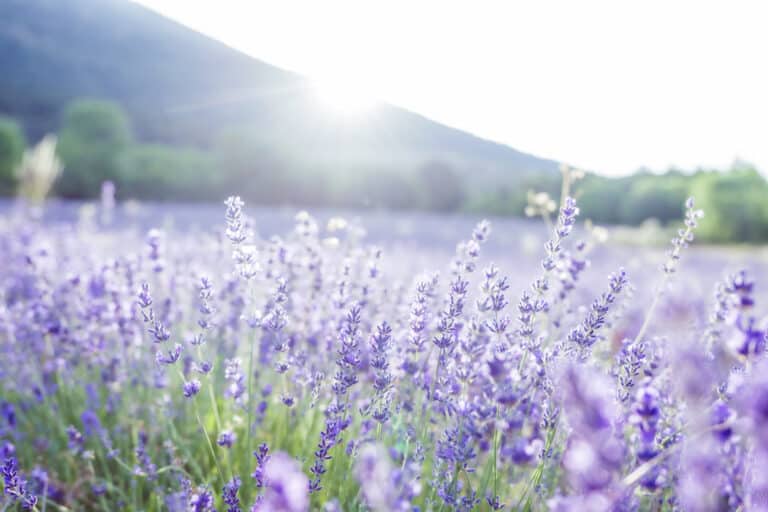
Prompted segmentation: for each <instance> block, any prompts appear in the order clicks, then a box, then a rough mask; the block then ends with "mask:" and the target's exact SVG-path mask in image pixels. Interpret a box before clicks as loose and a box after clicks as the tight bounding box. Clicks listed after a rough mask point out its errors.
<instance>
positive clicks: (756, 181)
mask: <svg viewBox="0 0 768 512" xmlns="http://www.w3.org/2000/svg"><path fill="white" fill-rule="evenodd" d="M693 196H694V197H696V205H697V206H698V207H700V208H701V209H702V210H704V218H703V219H702V220H701V222H700V223H699V229H698V231H697V236H698V237H700V238H701V239H702V240H707V241H709V242H718V243H726V242H729V243H745V242H752V243H754V242H760V241H765V240H768V202H767V201H766V198H768V183H766V181H765V179H764V178H763V177H762V176H761V175H760V174H759V173H758V172H757V171H755V170H754V169H737V170H731V171H729V172H727V173H719V172H711V173H699V174H697V175H696V178H695V182H694V186H693Z"/></svg>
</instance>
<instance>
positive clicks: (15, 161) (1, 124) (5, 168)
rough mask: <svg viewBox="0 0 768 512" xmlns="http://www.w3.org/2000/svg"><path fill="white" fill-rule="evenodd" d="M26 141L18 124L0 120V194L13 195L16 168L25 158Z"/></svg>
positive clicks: (4, 119)
mask: <svg viewBox="0 0 768 512" xmlns="http://www.w3.org/2000/svg"><path fill="white" fill-rule="evenodd" d="M25 147H26V141H25V139H24V133H23V132H22V131H21V128H20V127H19V125H18V123H16V122H15V121H13V120H12V119H9V118H0V194H12V193H13V192H14V190H15V188H16V182H17V176H16V168H17V167H18V166H19V164H20V163H21V159H22V157H23V156H24V148H25Z"/></svg>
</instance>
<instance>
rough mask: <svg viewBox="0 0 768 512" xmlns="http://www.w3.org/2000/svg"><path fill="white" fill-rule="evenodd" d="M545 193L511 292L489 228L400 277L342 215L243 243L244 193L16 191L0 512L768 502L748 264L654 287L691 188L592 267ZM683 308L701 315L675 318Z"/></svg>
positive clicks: (7, 239) (401, 259)
mask: <svg viewBox="0 0 768 512" xmlns="http://www.w3.org/2000/svg"><path fill="white" fill-rule="evenodd" d="M108 206H109V205H106V207H108ZM558 213H559V214H558V216H557V218H556V219H554V222H552V226H551V230H552V232H551V235H550V239H549V241H548V242H547V243H546V244H545V245H544V247H543V251H542V255H541V265H540V267H539V271H538V272H537V274H536V275H532V276H530V277H529V278H527V280H528V281H529V283H530V285H529V286H527V287H526V288H525V289H523V290H514V289H512V286H511V284H510V283H511V282H512V281H513V280H512V279H510V276H509V275H508V274H506V273H505V272H515V269H514V268H510V269H501V268H498V267H497V266H496V265H494V264H493V263H492V262H490V261H487V259H486V258H484V256H483V247H484V245H485V244H486V242H487V240H488V239H489V238H490V237H492V236H493V233H492V230H491V225H490V224H489V223H488V222H485V221H484V222H481V223H480V224H478V226H477V227H476V229H475V230H474V231H473V232H472V233H467V238H466V239H465V240H464V241H462V242H461V243H459V245H458V246H457V249H456V255H455V258H454V259H453V261H450V262H439V261H436V262H434V268H432V269H418V270H416V269H414V268H413V267H414V264H413V261H411V256H410V255H409V254H408V253H407V252H406V253H387V252H386V251H385V250H382V249H381V248H378V247H373V246H369V245H367V244H365V243H364V236H363V233H362V232H360V231H359V230H358V229H357V228H356V227H355V226H353V225H350V224H348V223H346V222H345V221H344V220H342V219H338V218H337V219H332V220H331V221H330V222H329V223H328V225H327V226H324V227H321V226H319V225H318V223H317V222H316V220H315V219H313V218H312V217H311V216H310V215H308V214H306V213H300V214H298V215H297V216H296V222H295V228H294V229H293V231H291V232H289V233H286V234H285V235H284V236H282V237H279V236H274V237H272V238H270V239H261V238H259V237H257V236H256V234H255V233H256V231H255V226H256V224H255V223H257V221H258V219H251V218H249V217H248V216H247V215H246V213H245V211H244V205H243V203H242V201H240V199H239V198H237V197H232V198H230V199H228V200H227V201H226V205H225V208H224V211H223V215H224V218H225V221H226V227H225V228H223V229H221V230H218V231H212V232H205V233H181V232H174V231H169V232H162V231H158V230H152V231H150V232H149V233H147V234H146V235H145V236H141V237H139V236H136V233H135V231H132V230H131V229H128V228H120V229H109V228H105V227H98V225H97V224H96V223H80V224H68V225H56V226H50V225H46V224H45V223H44V222H41V221H40V220H39V218H37V220H36V217H35V216H34V215H31V214H30V212H29V211H27V210H24V209H23V208H22V209H19V210H18V211H16V212H15V213H13V214H12V215H10V216H9V217H8V219H7V221H6V222H4V223H3V224H0V261H2V267H0V379H1V380H0V396H1V397H2V398H1V399H0V402H1V403H0V443H1V444H0V451H2V453H0V462H2V464H3V465H2V473H3V479H4V494H3V496H2V501H0V509H1V510H6V509H8V507H11V508H10V509H13V508H14V507H15V508H20V509H27V510H38V511H43V510H49V509H50V510H62V511H79V510H136V511H138V510H142V511H159V510H170V511H178V512H181V511H213V510H220V511H221V510H226V511H227V512H235V511H261V512H267V511H275V512H280V511H284V512H301V511H308V510H313V511H314V510H318V511H328V512H331V511H342V510H343V511H366V510H371V511H377V512H378V511H381V512H385V511H386V512H389V511H393V512H408V511H432V512H444V511H470V510H483V511H486V510H554V511H608V510H628V511H629V510H670V511H671V510H691V511H710V510H711V511H718V510H768V361H767V360H766V336H767V335H766V331H765V322H764V321H762V322H761V319H760V317H759V316H757V315H756V313H755V293H754V292H755V290H754V286H755V285H754V283H753V281H752V280H751V278H750V276H749V274H748V273H747V272H738V273H736V274H733V275H730V276H727V277H726V278H724V279H723V280H722V281H721V282H720V283H719V284H718V285H717V287H716V289H715V290H714V291H713V292H714V293H713V296H712V297H711V299H707V298H702V297H695V296H690V295H686V289H693V288H687V287H686V284H685V283H684V282H683V283H678V284H680V286H677V287H676V288H674V289H675V290H677V295H675V293H674V292H673V291H672V288H671V287H670V285H671V284H672V283H673V282H675V279H677V278H676V274H677V270H678V268H679V266H680V265H681V264H684V261H681V257H682V258H683V259H684V257H685V254H684V252H685V249H686V247H687V246H688V244H689V243H690V242H692V241H693V239H694V233H695V230H696V227H697V226H696V225H697V221H698V219H699V218H700V217H701V215H702V213H701V212H700V211H698V210H696V209H695V206H694V204H693V201H692V200H689V201H688V203H687V204H686V216H685V219H684V222H683V226H682V227H681V229H680V231H679V232H678V235H677V236H676V237H675V239H674V240H673V241H672V247H671V250H670V252H669V257H668V259H667V261H666V263H665V264H664V265H663V268H651V267H650V266H649V267H648V268H646V269H645V270H643V271H641V272H639V273H638V274H637V275H631V273H630V272H627V271H625V270H624V269H623V268H622V262H616V267H615V268H612V269H604V270H601V271H598V272H595V271H594V270H592V271H591V272H587V269H588V268H589V266H590V257H591V255H592V254H593V251H595V250H599V248H597V247H596V244H595V243H594V240H592V239H585V240H579V239H577V238H578V237H577V236H576V235H575V232H574V226H575V224H576V221H577V218H578V214H579V208H578V206H577V204H576V202H575V201H574V200H573V199H572V198H570V197H568V196H567V194H564V197H563V199H562V204H561V206H560V209H559V212H558ZM581 234H582V232H579V237H580V236H581ZM583 234H584V235H585V236H586V235H587V234H588V232H587V231H585V232H584V233H583ZM387 259H389V264H388V265H386V266H385V265H383V263H384V262H385V261H386V260H387ZM384 268H389V269H392V268H397V269H399V271H397V272H395V271H390V272H389V273H387V272H385V271H384V270H383V269H384ZM601 274H602V277H601ZM521 277H522V276H519V275H518V276H515V279H514V281H515V282H519V281H520V279H521ZM640 296H643V297H650V301H649V302H648V303H645V301H638V300H637V297H640ZM583 297H590V299H589V301H586V302H585V301H584V300H583ZM702 300H707V301H708V303H707V304H708V305H707V308H708V312H709V313H708V316H707V318H706V319H704V320H699V319H697V318H695V317H690V316H684V315H676V314H675V311H676V310H675V309H674V308H675V307H677V306H676V305H680V304H687V303H694V302H696V303H699V302H701V301H702Z"/></svg>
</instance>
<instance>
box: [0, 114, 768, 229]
mask: <svg viewBox="0 0 768 512" xmlns="http://www.w3.org/2000/svg"><path fill="white" fill-rule="evenodd" d="M58 137H59V139H58V149H57V152H58V155H59V158H60V159H61V161H62V162H63V164H64V171H63V173H62V174H61V176H60V177H59V178H58V180H57V181H56V183H55V186H54V194H56V195H57V196H59V197H63V198H73V199H87V198H93V197H96V196H98V194H99V190H100V187H101V183H102V182H104V181H107V180H109V181H112V182H114V183H115V185H116V187H117V190H118V197H120V198H123V199H128V198H135V199H147V200H183V201H197V200H201V201H202V200H215V199H219V198H221V197H224V196H226V195H228V194H230V193H232V191H237V193H238V194H240V195H242V196H244V197H247V198H248V199H249V200H251V201H254V202H258V203H261V204H266V205H269V204H280V205H285V204H289V205H301V206H334V207H374V208H392V209H421V210H429V211H440V212H448V211H469V212H473V213H482V214H498V215H522V213H523V211H524V209H525V206H526V204H527V194H528V191H529V190H535V191H543V192H548V193H550V194H551V195H553V196H556V195H557V193H558V191H559V189H560V179H561V177H560V176H559V175H556V174H541V175H537V176H530V175H526V176H525V177H524V178H520V177H516V176H515V175H514V173H513V172H510V179H509V181H505V182H500V183H498V186H496V187H495V188H494V189H493V190H492V191H489V190H488V188H481V187H473V181H472V173H471V170H461V169H458V168H457V167H456V166H455V165H453V164H452V163H451V162H448V161H444V160H426V161H424V162H422V163H421V164H419V165H418V166H416V167H415V168H408V167H407V166H403V167H398V166H394V165H392V164H389V165H387V164H375V163H366V164H364V165H360V164H359V163H349V164H347V165H345V164H344V163H343V162H342V163H338V162H337V163H334V164H329V163H327V162H310V161H303V160H302V159H301V158H299V157H297V156H296V155H295V154H294V153H295V152H292V151H289V150H286V149H285V148H282V147H276V146H275V145H273V144H268V143H266V142H259V140H258V139H256V138H253V137H249V136H248V134H247V133H244V132H242V131H240V132H236V131H233V132H232V133H229V134H224V135H222V136H221V137H219V138H218V140H217V141H216V142H215V143H213V144H211V145H210V147H204V148H199V147H195V148H192V147H189V148H184V147H178V146H171V145H164V144H145V143H142V142H140V141H137V140H135V139H134V137H133V134H132V131H131V126H130V121H129V119H128V118H127V116H126V115H125V113H124V112H123V111H122V109H121V108H120V107H119V105H117V104H115V103H111V102H107V101H101V100H77V101H74V102H72V103H71V104H70V105H69V106H68V107H67V108H66V110H65V112H64V114H63V116H62V119H61V125H60V129H59V133H58ZM26 146H27V141H26V140H25V136H24V132H23V130H22V129H21V127H20V126H19V125H18V124H17V123H16V122H14V121H13V120H12V119H8V118H0V194H2V195H12V194H14V192H15V190H16V188H17V185H18V177H17V176H16V174H15V169H16V168H17V167H18V165H19V163H20V161H21V159H22V156H23V154H24V150H25V148H26ZM575 195H576V196H577V197H578V199H579V201H580V205H581V208H582V212H583V215H584V217H585V218H590V219H592V220H594V221H595V222H598V223H601V224H623V225H638V224H640V223H642V222H643V221H645V220H646V219H649V218H654V219H657V220H658V221H659V222H661V223H662V224H668V223H672V222H677V221H678V220H679V219H680V217H681V214H682V204H683V203H684V201H685V198H686V197H688V196H690V195H695V196H696V199H697V204H699V205H700V206H701V207H702V208H703V209H704V210H705V211H706V212H707V217H706V218H705V220H704V221H703V222H702V224H701V231H700V232H701V236H702V238H703V239H705V240H708V241H711V242H719V243H728V242H761V241H766V240H768V182H766V180H765V178H764V177H763V176H762V175H761V174H760V173H759V172H758V171H757V170H755V169H754V168H753V167H751V166H749V165H745V164H739V165H735V166H734V167H733V168H731V169H729V170H726V171H718V170H698V171H696V172H693V173H683V172H681V171H678V170H670V171H668V172H666V173H663V174H654V173H651V172H648V171H639V172H637V173H635V174H633V175H631V176H626V177H620V178H609V177H604V176H600V175H596V174H587V175H586V176H585V178H584V179H583V180H581V181H579V182H578V184H577V186H576V188H575Z"/></svg>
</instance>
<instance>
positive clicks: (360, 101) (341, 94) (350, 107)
mask: <svg viewBox="0 0 768 512" xmlns="http://www.w3.org/2000/svg"><path fill="white" fill-rule="evenodd" d="M312 86H313V89H314V92H315V95H316V97H317V99H318V101H319V102H320V104H321V105H322V106H323V108H325V109H327V110H329V111H331V112H333V113H334V114H336V115H340V116H343V117H361V116H364V115H365V114H367V113H369V112H370V111H371V110H373V108H374V107H375V106H376V103H377V101H376V98H375V97H374V96H373V95H371V94H368V93H367V92H365V89H364V88H363V87H361V86H360V85H359V84H357V83H355V82H354V80H349V79H346V78H343V77H333V78H329V77H322V78H313V79H312Z"/></svg>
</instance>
